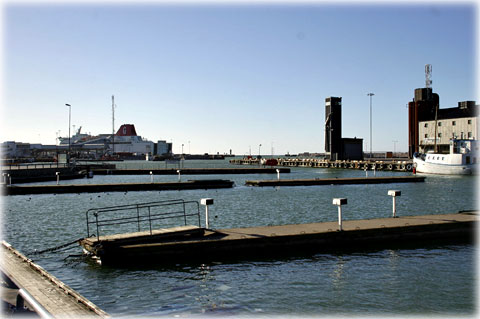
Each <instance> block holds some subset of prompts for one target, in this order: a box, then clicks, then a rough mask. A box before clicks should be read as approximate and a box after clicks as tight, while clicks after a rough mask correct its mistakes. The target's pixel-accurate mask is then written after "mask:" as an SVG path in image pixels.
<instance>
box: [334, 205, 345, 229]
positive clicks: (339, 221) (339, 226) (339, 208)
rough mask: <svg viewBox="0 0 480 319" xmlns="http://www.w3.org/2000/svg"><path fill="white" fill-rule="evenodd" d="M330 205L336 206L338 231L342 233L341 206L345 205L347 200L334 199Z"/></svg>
mask: <svg viewBox="0 0 480 319" xmlns="http://www.w3.org/2000/svg"><path fill="white" fill-rule="evenodd" d="M332 204H333V205H336V206H338V230H339V231H342V230H343V229H342V205H347V199H346V198H334V199H333V203H332Z"/></svg>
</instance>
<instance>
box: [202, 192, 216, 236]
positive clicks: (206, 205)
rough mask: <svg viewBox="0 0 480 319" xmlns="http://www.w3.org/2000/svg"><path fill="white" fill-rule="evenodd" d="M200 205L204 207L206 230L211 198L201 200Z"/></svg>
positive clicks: (211, 203) (211, 202)
mask: <svg viewBox="0 0 480 319" xmlns="http://www.w3.org/2000/svg"><path fill="white" fill-rule="evenodd" d="M200 204H202V205H204V206H205V228H206V229H208V228H209V225H208V206H210V205H213V198H202V199H201V200H200Z"/></svg>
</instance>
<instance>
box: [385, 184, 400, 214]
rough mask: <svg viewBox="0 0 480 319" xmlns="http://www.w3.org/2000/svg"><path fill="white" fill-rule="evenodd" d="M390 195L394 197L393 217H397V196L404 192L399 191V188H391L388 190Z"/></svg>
mask: <svg viewBox="0 0 480 319" xmlns="http://www.w3.org/2000/svg"><path fill="white" fill-rule="evenodd" d="M388 195H390V196H392V199H393V207H392V210H393V218H396V217H397V216H396V210H397V209H396V206H395V197H397V196H401V195H402V192H401V191H397V190H389V191H388Z"/></svg>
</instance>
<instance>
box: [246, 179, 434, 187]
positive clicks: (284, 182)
mask: <svg viewBox="0 0 480 319" xmlns="http://www.w3.org/2000/svg"><path fill="white" fill-rule="evenodd" d="M424 181H425V177H424V176H384V177H353V178H322V179H320V178H315V179H280V180H250V181H245V185H248V186H261V187H264V186H315V185H349V184H388V183H418V182H424Z"/></svg>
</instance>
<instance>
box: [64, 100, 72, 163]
mask: <svg viewBox="0 0 480 319" xmlns="http://www.w3.org/2000/svg"><path fill="white" fill-rule="evenodd" d="M65 105H66V106H68V154H67V164H70V122H71V120H72V106H71V105H70V104H68V103H65Z"/></svg>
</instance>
